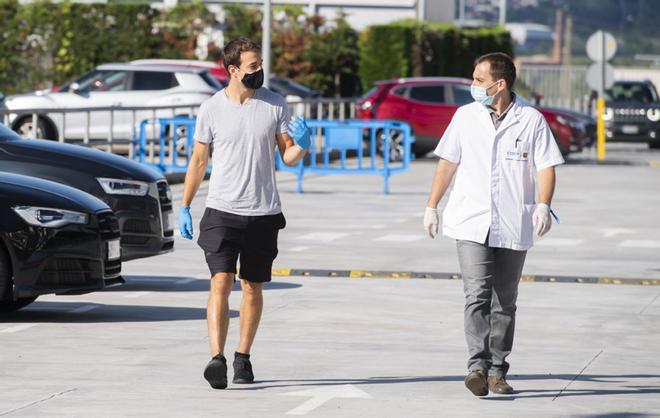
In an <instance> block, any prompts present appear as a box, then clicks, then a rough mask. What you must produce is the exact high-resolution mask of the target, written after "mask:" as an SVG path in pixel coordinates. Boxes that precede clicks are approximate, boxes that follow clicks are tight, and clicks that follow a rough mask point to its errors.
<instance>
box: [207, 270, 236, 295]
mask: <svg viewBox="0 0 660 418" xmlns="http://www.w3.org/2000/svg"><path fill="white" fill-rule="evenodd" d="M233 285H234V275H233V274H232V273H216V274H215V275H214V276H213V277H212V278H211V293H213V294H216V295H218V296H223V297H228V296H229V294H230V293H231V288H232V287H233Z"/></svg>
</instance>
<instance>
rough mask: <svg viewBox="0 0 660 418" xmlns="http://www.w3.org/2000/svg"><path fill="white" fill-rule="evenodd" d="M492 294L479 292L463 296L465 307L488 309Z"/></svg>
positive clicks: (484, 291)
mask: <svg viewBox="0 0 660 418" xmlns="http://www.w3.org/2000/svg"><path fill="white" fill-rule="evenodd" d="M491 299H492V293H491V292H489V291H486V290H482V289H481V290H479V291H474V292H469V293H466V294H465V306H466V307H467V308H470V307H473V308H481V307H486V306H487V307H489V308H490V304H491Z"/></svg>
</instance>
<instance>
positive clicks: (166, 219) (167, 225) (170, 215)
mask: <svg viewBox="0 0 660 418" xmlns="http://www.w3.org/2000/svg"><path fill="white" fill-rule="evenodd" d="M173 226H174V212H173V211H168V212H165V213H163V233H164V232H165V231H171V230H172V227H173Z"/></svg>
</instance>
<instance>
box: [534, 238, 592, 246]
mask: <svg viewBox="0 0 660 418" xmlns="http://www.w3.org/2000/svg"><path fill="white" fill-rule="evenodd" d="M583 242H584V240H583V239H577V238H541V239H540V240H538V241H536V243H535V244H536V245H539V246H541V247H577V246H578V245H580V244H582V243H583Z"/></svg>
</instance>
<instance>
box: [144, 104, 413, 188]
mask: <svg viewBox="0 0 660 418" xmlns="http://www.w3.org/2000/svg"><path fill="white" fill-rule="evenodd" d="M307 125H308V126H309V128H310V130H311V136H312V141H311V146H310V149H309V152H308V155H307V156H305V158H304V159H303V160H302V161H300V162H299V163H298V164H297V165H295V166H293V167H289V166H287V165H285V164H284V162H283V161H282V159H281V157H280V155H279V154H278V155H277V157H276V166H277V168H278V169H279V170H282V171H286V172H291V173H294V174H296V175H297V177H298V185H297V191H298V192H299V193H301V192H302V191H303V188H302V182H303V177H304V176H305V174H341V175H368V174H371V175H380V176H383V192H384V193H385V194H387V193H389V177H390V176H391V175H393V174H396V173H402V172H404V171H407V170H408V169H409V168H410V161H411V160H412V158H413V154H412V144H413V143H414V142H415V138H414V137H413V135H412V132H411V129H410V126H409V125H408V124H407V123H405V122H399V121H394V120H346V121H328V120H308V121H307ZM194 132H195V118H188V117H173V118H157V119H145V120H143V121H142V122H141V123H140V131H139V134H138V139H137V141H135V142H134V144H133V146H134V147H135V148H134V152H133V155H134V159H135V160H137V161H139V162H141V163H143V164H147V165H150V166H152V167H155V168H157V169H159V170H160V171H161V172H162V173H164V174H169V173H185V171H186V169H187V167H188V163H189V162H190V154H191V152H192V149H193V145H194V139H193V138H194ZM148 136H150V137H151V138H156V137H157V138H158V139H157V141H156V142H155V144H157V145H158V147H157V149H156V148H155V147H154V148H151V150H150V149H149V146H150V144H151V143H150V141H149V140H148ZM155 144H154V145H155ZM349 157H350V158H349ZM210 169H211V167H210V165H209V170H210Z"/></svg>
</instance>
